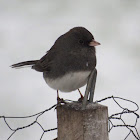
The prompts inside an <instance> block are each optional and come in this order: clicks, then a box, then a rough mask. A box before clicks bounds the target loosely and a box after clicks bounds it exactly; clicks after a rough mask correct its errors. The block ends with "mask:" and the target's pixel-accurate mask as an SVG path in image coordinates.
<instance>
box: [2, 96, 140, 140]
mask: <svg viewBox="0 0 140 140" xmlns="http://www.w3.org/2000/svg"><path fill="white" fill-rule="evenodd" d="M109 99H112V100H113V101H114V102H115V103H116V105H117V106H119V107H120V108H121V109H122V111H121V112H118V113H115V114H112V115H111V116H109V117H108V126H109V127H108V128H109V129H108V131H109V132H110V131H111V130H112V129H113V128H115V127H125V128H126V129H128V130H129V133H128V134H127V136H126V137H125V138H124V140H126V139H127V138H128V137H129V136H130V134H133V136H134V137H135V139H136V140H140V136H139V133H138V130H137V128H136V125H137V122H138V119H139V115H138V114H137V111H138V110H139V106H138V105H137V104H136V103H135V102H133V101H131V100H127V99H124V98H121V97H114V96H109V97H106V98H104V99H101V100H98V101H96V102H98V103H100V102H103V101H106V100H109ZM117 100H122V101H127V102H130V103H132V104H134V105H135V106H136V109H135V110H130V109H128V108H124V107H122V106H121V105H120V104H119V103H118V101H117ZM67 101H70V100H65V101H64V100H63V101H62V103H66V102H67ZM70 102H73V101H70ZM59 104H61V102H59V103H58V104H55V105H53V106H51V107H50V108H49V109H46V110H44V111H41V112H39V113H36V114H33V115H30V116H23V117H12V116H0V119H3V120H4V122H5V124H6V125H7V126H8V128H9V129H10V130H11V131H12V133H11V135H10V136H9V137H8V138H7V140H10V138H11V137H12V136H13V135H14V134H15V133H16V132H17V131H20V130H22V129H26V128H28V127H30V126H32V125H34V124H37V125H38V126H39V127H40V128H41V129H42V134H41V137H40V140H42V138H43V136H44V134H45V133H47V132H50V131H54V130H57V128H52V129H47V130H45V129H44V128H43V126H42V125H41V124H40V123H39V122H38V118H39V117H40V116H42V115H43V114H44V113H46V112H48V111H50V110H52V109H55V108H56V107H57V106H58V105H59ZM124 114H127V115H130V114H133V115H134V116H136V119H134V120H135V123H134V125H130V124H126V123H125V121H124V120H123V119H122V116H123V115H124ZM33 117H35V119H34V121H33V122H32V123H30V124H28V125H25V126H22V127H18V128H16V129H13V128H12V127H11V126H10V125H9V123H8V122H7V119H24V118H33ZM128 117H129V116H128ZM112 120H120V121H121V122H122V123H123V124H117V125H114V124H113V122H112ZM133 129H134V130H133Z"/></svg>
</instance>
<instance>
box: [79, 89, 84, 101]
mask: <svg viewBox="0 0 140 140" xmlns="http://www.w3.org/2000/svg"><path fill="white" fill-rule="evenodd" d="M78 91H79V93H80V96H81V97H80V98H79V99H78V101H79V102H81V101H83V99H84V96H83V95H82V93H81V91H80V89H79V88H78Z"/></svg>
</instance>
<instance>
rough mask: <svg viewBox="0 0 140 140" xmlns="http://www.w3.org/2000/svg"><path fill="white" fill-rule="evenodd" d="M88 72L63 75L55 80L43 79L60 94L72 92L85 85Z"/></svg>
mask: <svg viewBox="0 0 140 140" xmlns="http://www.w3.org/2000/svg"><path fill="white" fill-rule="evenodd" d="M89 74H90V71H81V72H73V73H68V74H65V75H64V76H62V77H60V78H56V79H49V78H47V77H46V78H44V79H45V81H46V83H47V84H48V85H49V86H50V87H51V88H53V89H56V90H60V91H62V92H71V91H74V90H76V89H78V88H80V87H82V86H84V85H85V84H86V83H87V80H88V76H89Z"/></svg>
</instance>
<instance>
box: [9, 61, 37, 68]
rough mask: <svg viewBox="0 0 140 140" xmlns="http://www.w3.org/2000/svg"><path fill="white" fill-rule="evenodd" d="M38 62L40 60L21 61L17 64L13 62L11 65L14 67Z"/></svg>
mask: <svg viewBox="0 0 140 140" xmlns="http://www.w3.org/2000/svg"><path fill="white" fill-rule="evenodd" d="M37 62H38V60H32V61H24V62H20V63H17V64H13V65H11V67H12V68H20V67H23V66H33V65H35V64H36V63H37Z"/></svg>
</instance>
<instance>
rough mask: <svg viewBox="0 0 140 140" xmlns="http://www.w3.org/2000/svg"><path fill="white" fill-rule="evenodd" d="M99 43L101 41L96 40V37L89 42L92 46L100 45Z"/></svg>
mask: <svg viewBox="0 0 140 140" xmlns="http://www.w3.org/2000/svg"><path fill="white" fill-rule="evenodd" d="M98 45H100V43H99V42H97V41H95V40H94V39H92V41H91V42H90V43H89V46H92V47H95V46H98Z"/></svg>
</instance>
